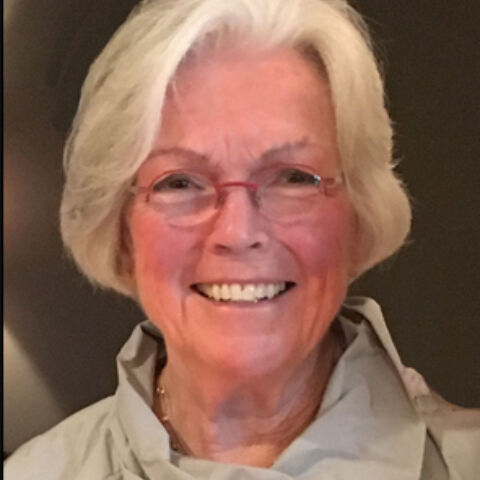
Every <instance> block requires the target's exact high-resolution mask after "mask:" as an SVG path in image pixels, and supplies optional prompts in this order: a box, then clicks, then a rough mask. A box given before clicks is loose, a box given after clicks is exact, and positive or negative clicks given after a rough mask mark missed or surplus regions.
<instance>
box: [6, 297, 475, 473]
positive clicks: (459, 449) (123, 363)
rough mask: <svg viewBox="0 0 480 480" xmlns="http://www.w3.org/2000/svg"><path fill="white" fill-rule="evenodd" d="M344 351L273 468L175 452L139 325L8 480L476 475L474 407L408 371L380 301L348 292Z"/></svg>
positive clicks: (20, 453) (17, 459)
mask: <svg viewBox="0 0 480 480" xmlns="http://www.w3.org/2000/svg"><path fill="white" fill-rule="evenodd" d="M337 322H338V325H339V326H340V327H341V328H342V330H343V332H344V334H345V338H346V340H347V348H346V350H345V352H344V354H343V355H342V357H341V358H340V360H339V361H338V363H337V365H336V366H335V369H334V371H333V374H332V376H331V378H330V380H329V383H328V386H327V389H326V392H325V395H324V398H323V401H322V404H321V406H320V409H319V412H318V414H317V417H316V419H315V421H314V422H313V423H312V424H311V425H310V426H309V427H308V428H307V429H306V430H305V431H304V432H303V433H302V434H301V435H300V436H299V437H298V438H296V439H295V440H294V441H293V442H292V443H291V444H290V445H289V446H288V447H287V449H286V450H285V451H284V452H283V453H282V454H281V455H280V457H279V458H278V459H277V460H276V461H275V463H274V464H273V465H272V466H271V467H270V468H258V467H249V466H242V465H229V464H222V463H217V462H212V461H207V460H201V459H196V458H189V457H184V456H181V455H179V454H177V453H176V452H174V451H172V450H171V449H170V446H169V438H168V434H167V432H166V431H165V429H164V428H163V426H162V424H161V423H160V422H159V421H158V420H157V418H156V417H155V415H154V414H153V412H152V410H151V404H152V399H153V391H152V384H153V382H152V380H153V375H154V371H155V365H156V361H157V356H158V351H159V349H160V352H162V351H163V350H162V349H163V348H164V347H163V342H162V339H161V336H160V334H159V332H158V331H157V330H156V329H155V327H154V326H153V325H152V324H150V323H149V322H144V323H142V324H140V325H138V326H137V327H136V328H135V330H134V331H133V333H132V335H131V337H130V339H129V340H128V341H127V343H126V344H125V345H124V347H123V349H122V350H121V352H120V354H119V355H118V358H117V365H118V388H117V391H116V393H115V395H113V396H111V397H109V398H106V399H104V400H102V401H100V402H98V403H96V404H94V405H92V406H90V407H87V408H86V409H84V410H82V411H80V412H78V413H76V414H75V415H72V416H71V417H69V418H67V419H66V420H64V421H63V422H62V423H60V424H59V425H57V426H56V427H54V428H53V429H51V430H49V431H48V432H46V433H45V434H43V435H40V436H38V437H36V438H34V439H32V440H31V441H29V442H28V443H26V444H25V445H23V446H22V447H20V448H19V449H18V450H17V451H16V452H15V453H14V454H13V455H12V456H11V457H9V459H8V460H7V462H6V463H5V467H4V475H5V478H6V479H7V480H26V479H29V480H31V479H35V480H73V479H75V480H107V479H108V480H140V479H149V480H163V479H165V480H167V479H168V480H193V479H195V480H200V479H202V480H207V479H210V480H250V479H251V480H287V479H288V480H290V479H301V480H344V479H345V480H347V479H348V480H362V479H365V480H407V479H408V480H413V479H422V480H427V479H428V480H446V479H451V480H478V479H480V411H479V410H467V409H460V408H457V407H454V406H452V405H450V404H448V403H447V402H445V401H444V400H442V399H441V398H440V397H439V396H438V395H436V394H435V393H433V392H431V391H430V389H429V388H428V386H427V385H426V383H425V382H424V380H423V378H422V377H421V376H420V375H419V374H418V373H417V372H416V371H415V370H413V369H409V368H406V367H405V366H404V365H403V364H402V362H401V360H400V357H399V355H398V353H397V351H396V349H395V347H394V345H393V343H392V339H391V337H390V335H389V333H388V330H387V327H386V325H385V322H384V320H383V317H382V314H381V311H380V308H379V306H378V305H377V304H376V303H375V302H374V301H373V300H371V299H366V298H360V297H357V298H350V299H348V300H347V301H346V303H345V305H344V307H343V308H342V311H341V313H340V315H339V317H338V319H337Z"/></svg>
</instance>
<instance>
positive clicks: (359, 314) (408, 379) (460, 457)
mask: <svg viewBox="0 0 480 480" xmlns="http://www.w3.org/2000/svg"><path fill="white" fill-rule="evenodd" d="M342 313H345V314H346V317H347V318H349V319H350V320H352V321H353V322H361V321H362V319H365V320H367V321H368V323H369V324H370V326H371V327H372V331H373V332H374V333H375V334H376V336H377V338H378V341H379V343H380V344H381V345H382V347H383V349H384V350H385V352H386V353H387V355H388V357H389V359H390V361H391V362H392V364H393V365H394V367H395V370H396V372H397V373H398V376H399V377H400V380H401V382H402V384H403V386H404V390H405V393H406V394H407V397H408V398H409V399H410V401H411V403H412V405H413V407H414V409H415V411H416V413H417V415H418V417H419V418H420V419H421V420H422V422H423V423H424V425H425V426H426V431H427V442H428V443H429V445H430V447H431V448H428V449H426V450H425V464H426V466H427V469H428V468H433V467H432V465H433V464H434V463H437V462H438V461H441V462H442V463H443V465H444V467H445V468H446V469H447V471H448V475H449V477H448V478H450V479H452V480H453V479H455V480H456V479H458V480H463V479H470V478H471V479H473V478H480V464H479V462H478V458H480V409H468V408H462V407H459V406H456V405H453V404H451V403H449V402H447V401H446V400H445V399H443V398H442V397H441V396H440V395H439V394H438V393H436V392H435V391H433V390H432V389H431V388H430V386H429V385H428V383H427V382H426V381H425V379H424V378H423V376H422V375H421V374H420V373H418V372H417V371H416V370H415V369H413V368H409V367H406V366H405V365H404V364H403V363H402V361H401V358H400V355H399V354H398V351H397V349H396V348H395V345H394V343H393V339H392V338H391V336H390V333H389V331H388V328H387V324H386V322H385V320H384V318H383V314H382V311H381V308H380V306H379V305H378V304H377V303H376V302H375V301H374V300H372V299H370V298H365V297H351V298H349V299H347V301H346V302H345V304H344V310H343V311H342ZM439 459H441V460H439ZM432 478H439V479H440V478H441V477H440V476H438V475H437V476H434V477H432ZM442 478H443V477H442Z"/></svg>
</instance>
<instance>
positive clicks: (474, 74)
mask: <svg viewBox="0 0 480 480" xmlns="http://www.w3.org/2000/svg"><path fill="white" fill-rule="evenodd" d="M136 3H137V2H136V1H134V0H102V1H101V2H99V1H94V0H62V1H61V2H59V1H58V0H5V1H4V94H3V95H4V138H5V142H4V318H5V322H4V360H5V361H4V403H3V408H4V425H5V428H4V450H6V451H7V452H11V451H13V450H14V449H15V448H16V447H17V446H18V445H19V444H21V443H23V442H24V441H26V440H27V439H29V438H31V437H33V436H34V435H36V434H38V433H41V432H42V431H44V430H46V429H47V428H49V427H51V426H52V425H54V424H55V423H57V422H58V421H60V420H61V419H63V418H64V417H66V416H67V415H69V414H71V413H73V412H74V411H76V410H78V409H80V408H82V407H84V406H87V405H88V404H90V403H92V402H94V401H96V400H98V399H100V398H102V397H104V396H106V395H110V394H112V393H113V392H114V390H115V384H116V372H115V356H116V354H117V352H118V350H119V349H120V347H121V345H122V344H123V342H124V341H125V340H126V338H127V337H128V335H129V333H130V331H131V330H132V328H133V326H134V325H135V324H136V323H137V322H139V321H141V320H143V319H144V316H143V314H142V312H141V311H140V310H139V309H138V308H137V307H136V306H135V305H134V304H133V303H131V302H129V301H127V300H124V299H122V298H120V297H118V296H115V295H113V294H110V293H108V292H101V291H94V290H93V289H92V288H91V287H90V286H89V285H88V284H87V282H86V280H84V279H83V278H82V276H81V275H80V274H79V273H78V272H77V271H76V270H75V268H74V266H73V265H72V264H71V262H70V261H69V260H68V258H66V256H65V254H64V253H63V250H62V245H61V240H60V236H59V233H58V214H57V212H58V207H59V203H60V196H61V189H62V182H63V172H62V166H61V154H62V146H63V142H64V139H65V135H66V133H67V132H68V129H69V126H70V122H71V120H72V117H73V115H74V112H75V110H76V104H77V102H78V98H79V92H80V87H81V84H82V81H83V79H84V77H85V75H86V72H87V70H88V66H89V64H90V63H91V62H92V60H93V59H94V58H95V56H96V55H97V54H98V53H99V52H100V50H101V49H102V48H103V46H104V45H105V43H106V42H107V41H108V39H109V38H110V36H111V35H112V33H113V32H114V31H115V29H116V28H117V27H118V26H119V25H120V24H121V23H122V22H123V20H124V19H125V18H126V16H127V15H128V13H129V11H130V10H131V8H132V7H133V6H134V5H135V4H136ZM352 3H353V4H354V5H355V6H356V7H357V8H358V9H359V10H360V11H361V12H362V13H363V14H364V15H365V16H366V19H367V21H368V23H369V25H370V27H371V29H372V31H373V34H374V37H375V39H376V46H377V53H378V55H379V56H380V59H381V62H382V65H383V70H384V72H385V76H386V85H387V94H388V98H389V108H390V111H391V114H392V117H393V119H394V122H395V129H396V143H397V146H396V155H397V157H398V158H399V159H400V160H401V163H400V166H399V172H400V173H401V175H402V177H403V178H404V180H405V182H406V184H407V185H408V188H409V190H410V193H411V196H412V199H413V208H414V223H413V232H412V237H411V242H410V244H409V245H408V246H406V247H405V248H404V249H403V250H402V251H401V252H400V254H398V255H396V256H395V258H393V259H391V260H389V261H388V262H387V263H386V264H384V265H383V266H381V267H379V268H376V269H375V270H373V271H371V272H370V273H368V274H367V275H366V276H365V277H363V278H362V279H360V280H359V281H358V282H357V283H356V284H355V285H354V286H353V287H352V294H361V295H369V296H372V297H374V298H375V299H377V301H379V303H380V304H381V305H382V307H383V310H384V313H385V316H386V318H387V321H388V324H389V327H390V329H391V332H392V336H393V338H394V340H395V342H396V344H397V347H398V349H399V351H400V354H401V356H402V358H403V361H404V363H405V364H407V365H409V366H413V367H414V368H416V369H417V370H419V371H420V372H421V373H422V374H423V375H424V376H425V378H426V379H427V381H428V382H429V383H430V385H431V386H432V387H433V388H434V389H436V390H437V391H438V392H440V393H441V394H442V395H443V396H444V397H445V398H446V399H447V400H449V401H451V402H453V403H457V404H459V405H462V406H470V407H472V406H476V407H480V368H479V365H480V347H479V345H480V327H479V324H480V318H479V313H478V311H479V307H480V294H479V288H480V278H479V270H480V268H479V267H480V265H479V260H480V247H479V246H480V198H479V197H480V195H479V192H480V88H479V85H480V72H479V63H480V62H479V58H478V46H479V44H480V42H479V40H480V39H479V30H478V25H479V24H480V3H479V2H477V1H475V0H472V1H462V0H459V1H458V2H455V6H454V4H453V3H452V2H438V0H430V1H428V0H427V1H422V2H414V1H408V0H405V1H402V2H385V0H357V1H356V2H352Z"/></svg>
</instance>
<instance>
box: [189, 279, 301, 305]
mask: <svg viewBox="0 0 480 480" xmlns="http://www.w3.org/2000/svg"><path fill="white" fill-rule="evenodd" d="M294 285H295V284H294V283H293V282H276V283H258V284H254V283H248V284H245V285H240V284H238V283H232V284H228V283H221V284H219V283H197V284H195V285H193V287H192V288H193V289H194V290H195V291H196V292H198V293H199V294H200V295H202V296H204V297H207V298H209V299H210V300H214V301H216V302H253V303H257V302H260V301H263V300H272V299H273V298H275V297H278V296H280V295H282V294H283V293H285V292H287V291H288V290H290V289H291V288H292V287H293V286H294Z"/></svg>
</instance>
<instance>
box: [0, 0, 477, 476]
mask: <svg viewBox="0 0 480 480" xmlns="http://www.w3.org/2000/svg"><path fill="white" fill-rule="evenodd" d="M65 171H66V184H65V190H64V196H63V202H62V207H61V228H62V234H63V239H64V242H65V244H66V246H67V248H68V249H69V250H70V251H71V253H72V255H73V258H74V259H75V261H76V263H77V264H78V266H79V268H80V269H81V270H82V271H83V272H84V273H85V274H86V275H87V276H88V277H89V278H90V279H91V280H92V281H93V282H95V283H97V284H99V285H102V286H104V287H108V288H112V289H114V290H116V291H118V292H120V293H123V294H126V295H129V296H131V297H133V298H134V299H136V300H137V301H138V303H139V305H140V306H141V307H142V309H143V310H144V311H145V313H146V315H147V316H148V318H149V321H148V322H145V323H143V324H141V325H140V326H138V327H137V328H136V329H135V331H134V333H133V334H132V337H131V339H130V340H129V341H128V342H127V344H126V345H125V347H124V349H123V350H122V352H121V353H120V355H119V357H118V370H119V386H118V390H117V392H116V394H115V396H113V397H110V398H108V399H106V400H104V401H102V402H99V403H98V404H96V405H94V406H92V407H89V408H87V409H85V410H83V411H82V412H79V413H78V414H76V415H75V416H73V417H71V418H70V419H68V420H67V421H65V422H64V423H63V424H61V425H60V426H58V427H56V428H55V429H53V430H52V431H51V432H49V433H47V434H46V435H44V436H43V437H41V438H39V439H36V440H33V441H32V442H30V443H28V444H27V445H25V446H24V447H22V448H21V449H20V450H19V451H18V453H17V454H15V455H14V456H13V457H12V458H11V459H10V460H9V462H8V464H7V467H6V474H7V478H11V479H12V480H13V479H19V478H29V477H31V474H32V472H33V471H35V472H37V473H36V478H45V479H47V478H48V479H60V478H61V479H65V478H75V479H87V478H88V479H91V478H119V479H120V478H122V479H123V478H124V479H127V478H130V479H133V478H136V479H140V478H151V479H154V478H155V479H157V478H165V479H167V478H168V479H174V478H179V479H180V478H213V477H215V478H218V479H230V478H231V479H233V478H239V477H240V476H241V477H242V478H252V479H279V480H280V479H287V478H302V479H305V480H307V479H319V478H342V479H343V478H345V479H347V478H349V479H350V478H369V479H385V478H392V479H393V478H395V479H407V478H408V479H411V478H422V479H442V478H449V475H451V478H473V477H470V476H469V475H471V474H473V473H474V469H475V468H476V467H475V465H474V462H473V460H474V458H475V456H474V452H473V450H474V448H476V447H475V444H474V443H473V442H472V443H468V442H465V444H464V448H462V450H461V451H459V450H458V449H456V448H455V445H457V444H458V442H459V441H460V442H463V441H464V440H463V438H465V439H467V435H464V436H463V437H462V433H461V431H460V427H462V428H464V427H465V426H468V428H471V430H470V432H469V433H468V435H470V436H471V438H472V439H473V436H474V435H478V430H475V429H474V426H475V425H477V426H478V424H479V423H480V421H479V418H478V413H477V414H476V413H474V412H469V411H463V410H462V411H458V410H454V409H452V408H451V407H450V406H449V405H447V404H446V403H445V402H444V401H443V400H442V399H440V398H438V397H437V396H436V395H435V394H433V393H432V392H431V391H430V390H429V388H428V387H427V385H426V384H425V383H424V382H423V380H422V378H421V377H420V376H419V375H418V374H417V373H416V372H415V371H413V370H409V369H406V368H405V367H403V365H402V363H401V361H400V359H399V356H398V354H397V352H396V350H395V348H394V346H393V344H392V341H391V339H390V336H389V334H388V332H387V330H386V327H385V323H384V321H383V319H382V316H381V312H380V309H379V308H378V306H377V305H376V304H375V303H374V302H373V301H372V300H369V299H360V298H357V299H353V300H352V299H350V300H348V299H346V295H347V290H348V286H349V284H350V283H351V282H352V281H353V280H354V279H356V278H358V276H359V275H361V274H362V273H363V272H365V271H366V270H367V269H369V268H370V267H372V266H373V265H375V264H377V263H378V262H380V261H382V260H384V259H385V258H387V257H388V256H389V255H391V254H392V253H394V252H395V251H396V250H398V248H400V246H401V245H402V244H403V242H404V240H405V238H406V236H407V234H408V230H409V224H410V208H409V202H408V198H407V195H406V193H405V191H404V189H403V186H402V183H401V181H400V180H399V179H398V178H397V177H396V175H395V174H394V172H393V160H392V131H391V127H390V121H389V118H388V115H387V112H386V110H385V106H384V99H383V88H382V82H381V79H380V76H379V73H378V69H377V67H376V63H375V59H374V57H373V55H372V53H371V50H370V47H369V40H368V35H367V32H366V29H365V27H364V25H363V23H362V21H361V19H360V18H359V16H358V15H357V14H356V13H355V12H354V11H353V10H352V9H350V7H349V6H348V5H347V4H346V3H345V2H343V1H341V0H336V1H335V0H328V1H327V0H298V1H292V0H288V1H287V0H285V1H279V0H271V1H270V0H268V1H267V0H265V1H262V2H260V1H258V0H255V1H252V0H228V1H226V0H222V1H218V0H217V1H214V0H203V1H200V0H195V1H194V0H190V1H186V0H184V1H177V2H165V1H156V0H150V1H147V2H144V3H143V4H142V5H141V6H140V7H139V8H138V9H137V10H135V11H134V13H133V14H132V15H131V16H130V18H129V19H128V20H127V22H126V23H125V24H124V26H123V27H121V28H120V30H119V31H118V32H117V34H116V35H115V36H114V38H113V39H112V40H111V42H110V43H109V45H108V46H107V47H106V49H105V50H104V52H103V53H102V54H101V55H100V57H99V58H98V59H97V61H96V62H95V64H94V65H93V67H92V69H91V70H90V73H89V76H88V78H87V80H86V82H85V86H84V89H83V91H82V98H81V101H80V106H79V110H78V112H77V116H76V118H75V121H74V125H73V129H72V133H71V135H70V138H69V140H68V143H67V147H66V150H65ZM452 438H454V439H455V445H453V444H451V443H449V442H451V439H452ZM444 439H446V440H447V441H446V442H445V441H444ZM352 459H353V460H354V461H352ZM39 471H40V472H44V473H42V474H40V476H39V475H38V472H39ZM455 475H457V476H455ZM462 475H463V476H462Z"/></svg>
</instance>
